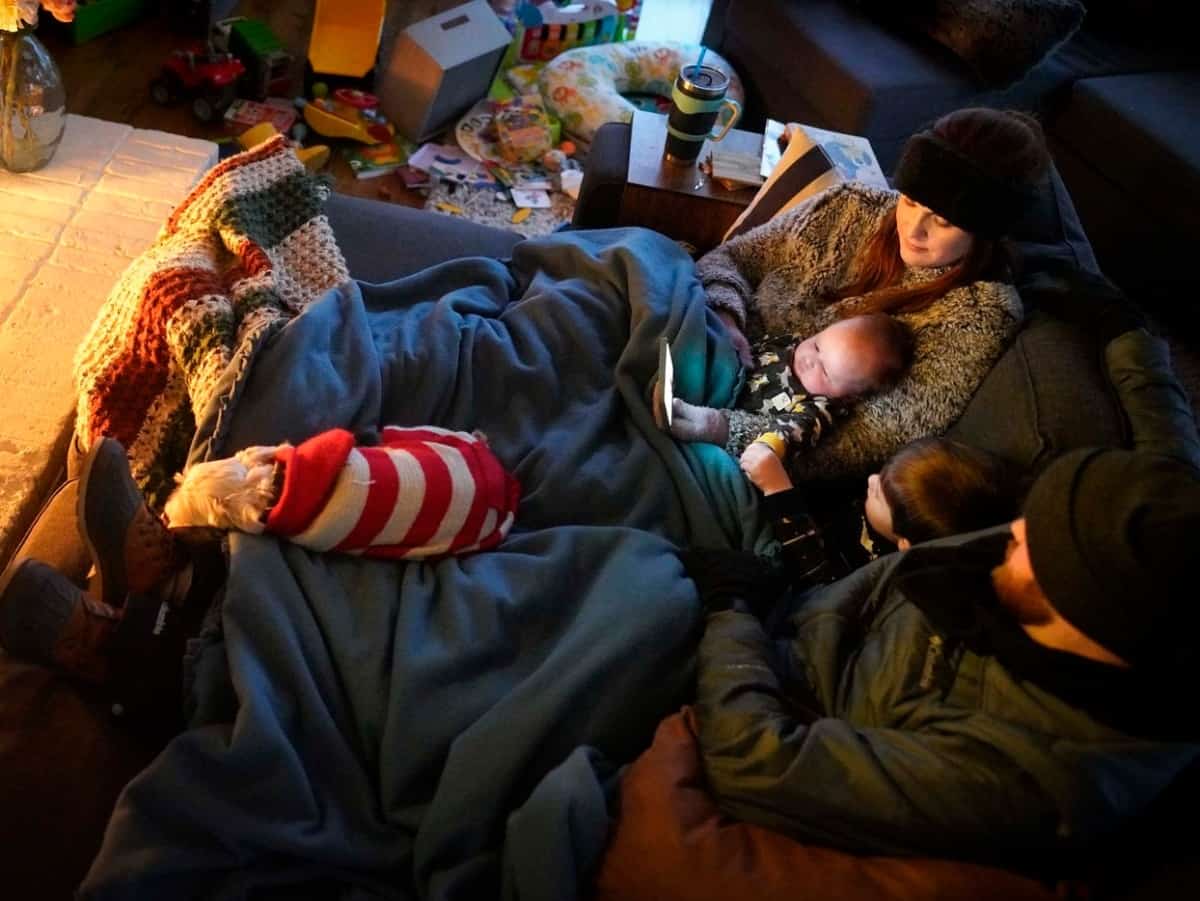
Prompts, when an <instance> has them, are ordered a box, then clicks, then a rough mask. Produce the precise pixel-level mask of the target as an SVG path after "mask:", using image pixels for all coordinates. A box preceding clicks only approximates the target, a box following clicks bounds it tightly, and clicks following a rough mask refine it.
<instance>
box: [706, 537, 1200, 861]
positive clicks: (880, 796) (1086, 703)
mask: <svg viewBox="0 0 1200 901" xmlns="http://www.w3.org/2000/svg"><path fill="white" fill-rule="evenodd" d="M1008 534H1009V533H1008V530H1007V527H1001V528H998V529H992V530H988V531H986V532H981V533H975V535H973V536H969V537H968V538H967V539H961V538H960V539H950V540H948V541H944V542H936V543H931V544H927V545H922V546H920V547H917V548H914V549H913V550H910V551H908V552H907V553H904V554H893V555H890V556H888V557H884V558H882V559H880V560H877V561H875V562H874V563H872V564H870V565H868V566H866V567H864V568H863V569H861V570H859V571H858V572H856V573H855V574H853V575H852V576H850V577H848V578H846V579H843V580H841V581H840V582H837V583H835V584H833V585H830V586H827V587H824V588H821V589H818V590H816V591H815V592H812V593H810V594H809V595H807V596H805V597H804V598H803V599H802V602H801V603H800V604H799V606H798V609H796V610H795V612H794V614H793V616H792V618H791V624H790V625H791V634H790V635H789V636H787V637H784V638H772V637H769V636H768V635H767V634H766V632H765V631H764V629H763V626H762V625H761V624H760V623H759V621H758V620H757V619H755V618H754V617H753V616H751V615H749V614H747V613H742V612H737V611H736V610H728V611H724V612H721V613H717V614H714V615H712V616H710V618H709V620H708V625H707V628H706V631H705V634H704V638H703V640H702V642H701V645H700V652H699V671H698V698H697V711H698V716H699V724H700V730H699V731H700V743H701V749H702V752H703V757H704V763H705V769H706V771H707V774H708V778H709V782H710V786H711V788H712V790H713V793H714V795H715V796H716V798H717V801H718V804H719V806H720V807H721V808H722V810H723V811H724V812H726V813H727V814H729V815H731V816H734V817H736V818H738V819H741V820H744V821H747V822H753V823H758V824H760V825H764V826H768V827H770V828H773V829H776V830H779V831H781V832H784V833H786V834H789V835H791V836H793V837H795V838H798V839H801V840H805V841H812V842H817V843H821V844H828V845H833V846H836V847H840V848H845V849H848V850H851V851H856V852H860V853H867V854H887V855H896V854H925V855H935V856H947V857H959V858H966V859H972V860H979V861H984V862H989V863H999V864H1002V865H1010V866H1019V867H1022V868H1028V867H1030V866H1031V865H1032V866H1035V867H1040V866H1042V865H1043V863H1044V861H1045V860H1046V859H1051V856H1053V858H1054V859H1058V860H1061V859H1062V858H1061V856H1059V855H1061V854H1062V853H1063V852H1066V851H1070V850H1074V849H1080V848H1083V847H1085V846H1086V845H1088V844H1089V843H1091V842H1092V841H1093V840H1095V839H1097V838H1099V837H1100V836H1101V835H1103V834H1104V833H1106V832H1109V831H1111V830H1113V829H1115V828H1116V827H1117V826H1118V825H1120V823H1121V822H1122V821H1123V820H1124V819H1125V818H1127V817H1130V816H1133V815H1134V814H1136V813H1138V812H1140V811H1141V810H1142V809H1143V808H1144V807H1145V806H1146V805H1147V804H1148V803H1149V802H1150V801H1151V800H1152V799H1153V798H1154V797H1155V796H1156V795H1157V794H1158V793H1159V792H1160V791H1161V790H1162V789H1163V788H1164V787H1165V786H1166V785H1167V784H1168V783H1169V782H1170V781H1171V780H1172V778H1173V777H1174V776H1175V775H1176V774H1177V773H1178V772H1179V771H1181V770H1182V769H1183V768H1184V767H1186V766H1187V765H1188V764H1189V763H1190V762H1191V761H1192V760H1193V759H1194V758H1196V757H1197V756H1198V755H1200V743H1197V741H1195V740H1194V735H1195V732H1194V730H1188V729H1186V728H1184V725H1183V724H1182V723H1181V722H1180V720H1179V715H1178V709H1175V710H1174V712H1173V713H1172V712H1171V711H1169V710H1168V709H1167V707H1168V704H1167V699H1166V695H1165V694H1164V692H1163V689H1162V680H1163V679H1164V678H1169V677H1168V676H1164V675H1163V674H1161V673H1146V672H1139V671H1135V670H1124V669H1119V668H1117V667H1112V666H1108V665H1105V664H1101V663H1097V662H1094V661H1090V660H1086V659H1084V658H1082V657H1077V656H1075V655H1072V654H1067V653H1065V652H1060V651H1054V650H1051V649H1048V648H1045V647H1043V646H1041V645H1038V644H1036V643H1035V642H1033V641H1032V640H1031V639H1029V638H1028V636H1027V635H1026V634H1025V632H1024V631H1023V630H1022V629H1021V628H1020V627H1019V625H1017V623H1016V621H1015V620H1014V619H1013V618H1012V617H1011V616H1010V615H1009V614H1008V613H1007V612H1006V611H1004V610H1003V609H1001V608H1000V607H999V605H998V602H997V601H996V598H995V595H994V593H993V592H992V590H991V583H990V579H989V573H990V570H991V568H992V567H993V566H994V565H995V564H996V563H998V562H999V560H1000V559H1001V555H1002V551H1003V547H1004V544H1005V543H1006V541H1007V539H1008ZM1034 861H1037V862H1038V863H1033V862H1034Z"/></svg>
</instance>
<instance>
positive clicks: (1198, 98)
mask: <svg viewBox="0 0 1200 901" xmlns="http://www.w3.org/2000/svg"><path fill="white" fill-rule="evenodd" d="M1054 131H1055V135H1056V137H1057V138H1058V140H1060V141H1062V142H1063V143H1064V144H1066V145H1067V146H1069V147H1070V148H1071V149H1072V150H1073V151H1074V152H1075V153H1076V154H1078V155H1079V156H1080V157H1082V158H1083V159H1085V160H1087V161H1088V162H1090V163H1091V164H1092V166H1093V167H1094V168H1095V169H1097V170H1099V171H1101V172H1103V173H1105V175H1106V176H1107V177H1108V179H1109V180H1110V181H1112V182H1114V183H1115V184H1116V185H1117V186H1118V187H1119V188H1122V189H1123V190H1124V191H1125V192H1126V193H1127V194H1129V195H1130V196H1132V197H1137V198H1138V199H1139V201H1140V202H1141V203H1144V204H1148V205H1149V206H1150V207H1151V208H1154V209H1162V210H1164V211H1170V214H1171V215H1172V217H1173V218H1175V220H1176V221H1177V222H1178V223H1179V224H1180V225H1181V226H1183V227H1188V228H1191V229H1193V233H1195V232H1196V231H1200V208H1198V206H1200V204H1198V203H1197V200H1200V71H1191V72H1186V71H1176V72H1152V73H1143V74H1139V75H1114V76H1111V77H1107V78H1087V79H1084V80H1083V81H1080V82H1077V83H1076V84H1075V86H1074V87H1073V88H1072V90H1071V97H1070V101H1069V103H1068V104H1067V106H1066V107H1065V108H1064V109H1063V110H1062V112H1061V113H1060V115H1059V117H1058V119H1057V121H1056V123H1055V128H1054Z"/></svg>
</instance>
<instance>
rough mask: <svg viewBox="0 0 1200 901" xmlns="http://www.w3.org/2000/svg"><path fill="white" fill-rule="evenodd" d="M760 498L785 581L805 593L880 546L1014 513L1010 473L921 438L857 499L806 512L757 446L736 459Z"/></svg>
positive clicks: (767, 452)
mask: <svg viewBox="0 0 1200 901" xmlns="http://www.w3.org/2000/svg"><path fill="white" fill-rule="evenodd" d="M743 460H744V461H749V463H750V466H749V468H748V469H747V473H748V474H749V476H750V478H751V481H753V482H754V483H755V484H756V485H757V486H758V487H759V488H760V489H761V490H762V491H763V494H764V498H763V506H764V509H765V513H766V515H767V516H768V517H769V518H770V519H771V521H772V524H773V525H774V528H775V534H776V537H777V538H778V539H779V541H780V543H781V544H782V546H783V552H782V556H783V563H784V567H785V569H786V570H787V572H786V576H787V578H788V580H789V581H791V582H792V584H793V585H797V586H799V587H808V586H812V585H818V584H823V583H825V582H830V581H833V580H835V579H839V578H841V577H842V576H845V575H847V574H849V573H850V572H852V571H853V570H855V569H857V568H858V567H860V566H862V565H864V564H865V563H868V562H870V561H871V560H873V559H875V558H876V557H878V556H879V555H880V553H881V551H882V550H883V548H884V547H886V546H887V545H894V546H895V547H897V548H899V549H900V550H907V549H908V548H909V547H911V546H912V545H914V544H919V543H921V542H924V541H931V540H933V539H935V538H946V537H949V536H951V535H959V534H963V533H966V532H974V531H976V530H977V529H983V528H986V527H988V526H994V525H997V524H998V523H1002V522H1008V521H1011V520H1012V519H1013V518H1014V517H1015V516H1016V515H1017V513H1018V511H1019V510H1020V501H1021V494H1022V492H1021V487H1020V480H1019V478H1018V475H1017V473H1016V471H1015V470H1014V469H1013V468H1012V467H1010V466H1009V464H1007V463H1005V462H1004V461H1003V460H1001V459H1000V458H998V457H996V456H994V455H992V454H989V453H987V452H985V451H982V450H979V449H977V448H973V447H969V446H968V445H965V444H962V443H960V442H958V441H952V440H950V439H948V438H921V439H918V440H916V441H914V442H912V443H910V444H907V445H905V446H904V447H903V448H901V449H900V450H899V451H898V452H897V453H896V454H895V455H894V456H893V457H892V458H891V459H890V460H889V461H888V462H887V463H886V464H885V465H884V466H883V468H882V469H881V470H880V471H879V472H878V473H876V474H874V475H871V476H869V477H868V478H867V493H866V500H865V502H864V501H863V500H862V498H861V496H860V497H858V498H855V499H854V500H853V501H851V502H849V503H842V504H841V505H839V506H835V507H833V508H832V509H825V510H822V511H820V512H814V507H813V506H812V505H811V503H810V501H811V498H810V497H809V496H808V494H809V492H807V491H806V490H801V489H798V488H795V487H793V485H792V481H791V479H790V477H789V476H788V475H787V473H786V471H784V470H783V467H782V466H780V465H779V463H778V458H777V457H776V456H775V454H774V452H773V451H772V450H771V449H770V448H769V447H767V446H765V445H763V444H762V443H755V444H753V445H751V446H750V447H749V448H748V449H747V451H746V454H745V455H744V456H743Z"/></svg>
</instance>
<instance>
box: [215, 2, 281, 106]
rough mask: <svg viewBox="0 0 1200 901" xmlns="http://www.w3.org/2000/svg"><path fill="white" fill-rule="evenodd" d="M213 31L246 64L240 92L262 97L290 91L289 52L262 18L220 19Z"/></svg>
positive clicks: (279, 95)
mask: <svg viewBox="0 0 1200 901" xmlns="http://www.w3.org/2000/svg"><path fill="white" fill-rule="evenodd" d="M214 34H215V35H217V36H218V37H217V38H216V40H221V41H223V42H224V43H225V45H226V49H227V50H228V51H229V52H230V53H232V54H233V55H234V56H236V57H237V58H238V59H240V60H241V61H242V63H243V64H244V65H245V66H246V77H245V79H244V82H243V85H244V87H243V89H242V93H243V94H245V95H246V96H249V97H253V98H254V99H256V100H262V99H263V98H264V97H287V96H290V95H291V92H292V72H291V69H292V55H291V54H290V53H288V51H287V49H286V48H285V47H284V46H283V42H282V41H280V40H279V38H278V37H277V36H276V34H275V32H273V31H272V30H271V28H270V26H269V25H267V24H266V23H265V22H260V21H259V20H257V19H247V18H245V17H243V16H237V17H235V18H232V19H223V20H221V21H220V22H218V23H217V25H216V26H215V28H214Z"/></svg>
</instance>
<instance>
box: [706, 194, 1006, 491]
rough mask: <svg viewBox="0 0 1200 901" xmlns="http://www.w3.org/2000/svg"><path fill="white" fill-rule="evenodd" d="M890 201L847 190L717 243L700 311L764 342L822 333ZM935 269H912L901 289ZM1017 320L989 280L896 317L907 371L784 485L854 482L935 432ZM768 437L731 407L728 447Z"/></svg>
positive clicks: (855, 412) (793, 464) (794, 468)
mask: <svg viewBox="0 0 1200 901" xmlns="http://www.w3.org/2000/svg"><path fill="white" fill-rule="evenodd" d="M897 197H898V195H897V194H895V193H894V192H891V191H884V190H880V189H878V188H871V187H868V186H866V185H862V184H858V183H855V182H846V183H843V184H839V185H835V186H834V187H832V188H830V189H829V190H828V191H825V192H823V193H821V194H819V195H817V196H815V197H813V198H811V199H810V200H809V201H807V202H805V203H803V204H801V205H800V206H797V207H796V208H794V209H792V210H790V211H789V212H787V213H785V214H783V215H781V216H778V217H776V218H775V219H772V220H771V221H769V222H766V223H764V224H763V225H761V226H759V227H758V228H756V229H753V230H752V231H749V232H746V233H745V234H744V235H740V236H738V237H736V238H734V239H733V240H731V241H729V242H727V243H725V244H722V245H721V246H719V247H717V248H716V249H714V250H712V251H711V252H709V253H708V254H706V255H705V256H704V257H703V258H701V260H700V261H699V262H698V263H697V267H696V268H697V273H698V274H699V276H700V280H701V282H702V284H703V285H704V290H705V292H706V293H707V295H708V303H709V306H710V307H712V308H713V309H715V310H718V311H720V310H726V311H728V312H729V313H731V314H732V315H733V316H734V318H735V319H736V320H737V321H738V322H739V323H740V324H741V325H742V328H743V330H744V331H745V333H746V337H747V338H748V339H749V340H750V341H751V343H753V342H754V341H755V340H756V339H757V338H759V337H760V336H762V335H763V334H764V333H770V334H779V333H783V332H790V333H791V334H794V335H797V336H801V337H807V336H809V335H812V334H814V333H816V332H818V331H820V330H821V329H822V328H824V327H825V326H827V325H829V324H831V323H832V322H834V321H835V320H836V319H837V318H838V314H839V312H840V311H841V310H842V309H843V308H844V306H845V305H846V304H848V303H852V301H853V299H852V298H848V299H847V300H843V301H839V302H837V303H832V304H830V303H826V302H825V301H824V300H823V298H824V297H826V296H827V295H828V294H829V293H831V292H832V291H833V290H835V289H837V288H838V287H840V286H842V285H845V284H847V283H848V282H849V281H851V279H852V278H853V276H854V274H855V269H854V266H855V262H856V260H857V258H858V255H859V252H860V250H861V249H862V248H863V247H865V245H866V243H867V241H868V240H869V239H870V237H871V235H872V234H873V233H874V231H875V228H876V226H877V224H878V223H879V221H880V220H881V219H883V218H884V217H885V216H893V215H894V211H895V207H896V201H897ZM944 271H945V270H944V269H920V268H915V267H910V268H909V269H908V270H907V271H906V272H905V274H904V277H903V278H904V283H905V284H912V283H916V282H920V281H927V280H929V279H933V278H936V277H937V276H938V275H941V274H942V273H943V272H944ZM1021 316H1022V309H1021V301H1020V298H1019V297H1018V295H1017V291H1016V288H1014V287H1013V286H1012V285H1009V284H1005V283H1003V282H995V281H977V282H973V283H971V284H968V285H964V286H962V287H959V288H955V289H954V290H952V291H949V292H947V293H946V294H945V295H944V296H943V297H942V298H940V299H939V300H937V301H935V302H934V303H933V304H932V305H930V306H928V307H926V308H925V309H924V310H921V311H920V312H916V313H901V314H899V318H900V319H901V320H902V321H903V322H905V323H907V324H908V326H909V327H910V328H911V329H912V331H913V338H914V346H913V363H912V366H911V368H910V369H909V371H908V372H907V373H906V374H905V375H904V376H903V377H901V379H900V381H899V382H897V383H896V384H895V385H894V386H892V387H891V388H889V389H887V390H884V391H881V392H878V393H876V394H873V395H871V396H870V397H867V398H865V399H863V400H861V401H859V402H857V403H855V404H854V405H853V406H852V408H851V410H850V412H849V414H848V415H847V417H846V418H845V419H844V420H842V421H841V422H840V423H839V425H838V428H837V429H836V430H835V431H834V432H833V433H832V434H831V435H830V436H829V438H828V440H826V441H822V442H821V443H820V444H819V445H817V446H816V447H813V448H810V449H808V450H806V451H804V452H803V453H799V454H794V455H793V457H792V460H791V461H790V464H789V471H790V472H791V474H792V477H793V479H807V478H836V477H839V476H850V475H862V474H865V473H867V472H870V471H872V470H874V469H876V468H878V467H879V466H880V465H881V464H882V463H884V462H885V461H886V460H887V459H888V458H889V457H891V456H892V454H894V453H895V452H896V451H897V450H899V449H900V448H901V447H903V446H904V445H905V444H907V443H908V442H910V441H913V440H915V439H917V438H921V437H924V436H926V435H935V434H940V433H942V432H944V431H945V430H946V429H947V428H949V426H950V425H951V424H952V423H953V422H954V420H956V419H957V418H958V417H959V415H960V414H961V413H962V411H963V410H964V409H965V408H966V406H967V402H968V401H969V400H970V399H971V395H972V394H973V393H974V391H975V389H976V387H977V386H978V385H979V383H980V381H982V379H983V377H984V375H986V374H987V371H988V370H989V369H990V368H991V366H992V364H993V363H995V361H996V359H997V358H998V357H999V356H1000V353H1001V351H1002V350H1003V349H1004V347H1005V345H1006V343H1007V342H1008V340H1009V339H1010V338H1011V337H1012V336H1013V334H1014V333H1015V332H1016V330H1017V326H1018V324H1019V323H1020V321H1021ZM760 420H762V421H760ZM768 428H769V423H768V422H766V421H765V418H764V417H762V416H761V415H759V414H754V413H748V412H745V411H741V410H734V411H732V412H731V414H730V417H729V445H730V446H731V447H732V446H734V445H736V444H739V443H740V444H741V445H743V446H744V444H745V442H746V440H753V438H754V437H756V436H757V435H758V434H761V433H762V432H764V431H767V430H768ZM750 433H753V434H750Z"/></svg>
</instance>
